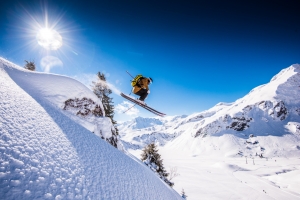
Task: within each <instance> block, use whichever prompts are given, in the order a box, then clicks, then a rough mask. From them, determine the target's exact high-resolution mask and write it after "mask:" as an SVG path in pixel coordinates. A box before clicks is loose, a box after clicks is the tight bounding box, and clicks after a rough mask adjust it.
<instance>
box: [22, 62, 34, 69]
mask: <svg viewBox="0 0 300 200" xmlns="http://www.w3.org/2000/svg"><path fill="white" fill-rule="evenodd" d="M25 62H26V64H25V66H24V68H25V69H28V70H31V71H35V63H34V61H29V62H28V61H27V60H25Z"/></svg>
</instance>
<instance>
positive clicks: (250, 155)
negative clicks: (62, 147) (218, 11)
mask: <svg viewBox="0 0 300 200" xmlns="http://www.w3.org/2000/svg"><path fill="white" fill-rule="evenodd" d="M299 88H300V65H299V64H295V65H292V66H290V67H288V68H285V69H283V70H282V71H281V72H279V73H278V74H277V75H275V76H274V77H273V78H272V79H271V81H270V82H269V83H266V84H264V85H261V86H258V87H256V88H254V89H253V90H251V91H250V92H249V94H247V95H246V96H244V97H242V98H240V99H238V100H236V101H235V102H233V103H223V102H222V103H218V104H217V105H215V106H214V107H212V108H211V109H208V110H206V111H202V112H197V113H194V114H192V115H189V116H166V117H165V118H157V117H155V118H146V119H144V120H142V119H139V120H132V121H129V122H124V123H123V124H121V125H119V126H118V127H119V132H120V135H121V140H122V141H124V144H125V145H124V146H125V148H126V149H128V151H129V152H130V153H132V154H133V155H135V156H136V157H138V158H140V154H141V149H142V148H143V147H144V146H145V145H147V144H148V143H149V142H155V143H156V144H158V145H159V153H160V154H161V156H162V159H163V163H164V166H165V168H166V169H167V171H169V172H170V170H171V168H174V167H177V169H178V171H177V172H178V173H179V174H180V176H178V177H175V178H174V179H172V181H173V182H174V183H175V185H174V189H175V190H176V191H177V192H178V193H180V192H181V191H182V189H184V191H185V192H186V195H187V196H188V197H187V199H189V200H190V199H300V178H299V174H300V98H299V97H300V89H299ZM157 120H160V123H154V122H155V121H157ZM145 122H148V123H145ZM149 122H151V123H149Z"/></svg>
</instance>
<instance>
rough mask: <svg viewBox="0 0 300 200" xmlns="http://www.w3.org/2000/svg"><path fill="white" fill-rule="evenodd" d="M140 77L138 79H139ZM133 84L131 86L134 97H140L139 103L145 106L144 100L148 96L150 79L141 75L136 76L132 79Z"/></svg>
mask: <svg viewBox="0 0 300 200" xmlns="http://www.w3.org/2000/svg"><path fill="white" fill-rule="evenodd" d="M139 76H140V77H139ZM134 81H135V84H133V88H132V92H133V93H134V94H135V95H138V96H140V98H139V99H138V100H139V102H140V103H142V104H144V105H145V102H144V100H145V99H146V97H147V96H148V94H150V89H149V85H150V84H151V83H152V82H153V80H152V78H150V77H149V78H146V77H143V76H141V75H138V76H136V77H135V79H134Z"/></svg>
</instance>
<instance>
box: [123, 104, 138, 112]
mask: <svg viewBox="0 0 300 200" xmlns="http://www.w3.org/2000/svg"><path fill="white" fill-rule="evenodd" d="M135 105H136V104H134V105H133V106H131V107H130V108H128V109H127V110H125V111H124V112H123V114H124V113H126V112H127V111H128V110H130V109H131V108H133V107H134V106H135Z"/></svg>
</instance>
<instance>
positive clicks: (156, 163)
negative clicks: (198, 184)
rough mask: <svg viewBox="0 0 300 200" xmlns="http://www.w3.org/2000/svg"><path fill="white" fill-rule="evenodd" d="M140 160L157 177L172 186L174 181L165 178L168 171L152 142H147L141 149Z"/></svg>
mask: <svg viewBox="0 0 300 200" xmlns="http://www.w3.org/2000/svg"><path fill="white" fill-rule="evenodd" d="M141 156H142V159H141V160H142V161H143V162H144V163H145V164H146V165H147V166H148V167H149V168H150V169H151V170H152V171H154V172H155V173H156V174H158V175H159V177H160V178H161V179H162V180H164V181H165V182H166V183H167V184H168V185H169V186H171V187H172V186H173V185H174V183H172V182H171V181H169V180H168V179H167V177H168V175H169V173H167V171H166V170H165V168H164V166H163V163H162V161H163V160H162V159H161V156H160V154H159V153H158V150H157V147H156V145H155V144H154V143H151V144H149V145H148V146H146V147H145V148H144V149H143V153H142V154H141Z"/></svg>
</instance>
